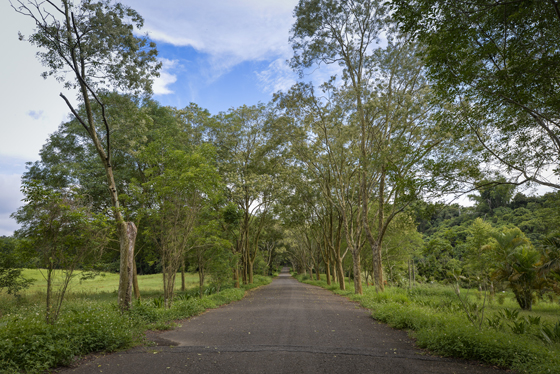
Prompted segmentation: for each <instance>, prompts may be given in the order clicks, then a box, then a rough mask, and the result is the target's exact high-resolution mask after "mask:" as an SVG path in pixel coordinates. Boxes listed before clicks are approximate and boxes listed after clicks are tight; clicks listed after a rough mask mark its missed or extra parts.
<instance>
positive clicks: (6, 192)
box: [0, 174, 23, 236]
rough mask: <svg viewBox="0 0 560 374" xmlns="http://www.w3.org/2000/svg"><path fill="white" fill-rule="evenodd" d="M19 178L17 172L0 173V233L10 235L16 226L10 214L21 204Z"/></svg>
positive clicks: (21, 196)
mask: <svg viewBox="0 0 560 374" xmlns="http://www.w3.org/2000/svg"><path fill="white" fill-rule="evenodd" d="M20 179H21V175H19V174H0V235H6V236H9V235H12V234H13V232H14V230H16V229H17V228H18V224H17V223H16V221H14V220H13V219H12V218H10V214H12V213H13V212H15V211H16V210H17V208H19V207H20V206H21V204H22V203H21V199H22V198H23V194H22V193H21V191H20V190H19V189H20Z"/></svg>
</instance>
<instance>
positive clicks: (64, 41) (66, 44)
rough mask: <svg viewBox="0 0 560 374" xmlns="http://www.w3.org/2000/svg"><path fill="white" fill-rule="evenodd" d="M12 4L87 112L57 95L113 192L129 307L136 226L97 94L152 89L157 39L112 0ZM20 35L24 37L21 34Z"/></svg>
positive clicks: (122, 300) (123, 292)
mask: <svg viewBox="0 0 560 374" xmlns="http://www.w3.org/2000/svg"><path fill="white" fill-rule="evenodd" d="M12 6H13V7H14V9H15V10H16V11H17V12H18V13H20V14H22V15H25V16H28V17H30V18H31V19H33V21H34V22H35V26H36V29H35V31H34V33H33V34H31V36H30V37H29V38H28V40H29V42H30V43H32V44H34V45H36V46H37V47H38V48H39V49H40V50H39V52H37V56H38V58H39V59H40V60H41V62H42V63H43V65H44V66H45V67H46V68H47V71H45V72H44V73H43V76H44V77H48V76H54V77H55V78H57V79H58V80H60V81H62V82H64V86H65V88H67V89H77V90H78V92H79V99H80V100H81V102H82V103H83V105H84V108H85V112H86V113H85V114H86V116H85V117H83V116H81V115H80V114H79V113H78V111H77V110H76V108H74V106H73V105H72V104H71V103H70V101H69V100H68V98H67V97H66V96H65V95H64V94H62V93H61V94H60V96H61V98H62V99H63V100H64V101H65V102H66V104H67V105H68V108H69V109H70V111H71V112H72V114H73V115H74V116H75V118H76V119H77V120H78V122H79V123H80V124H81V125H82V126H83V128H84V129H85V130H86V132H87V134H88V135H89V138H90V139H91V141H92V142H93V144H94V146H95V149H96V151H97V154H98V156H99V159H100V161H101V163H102V164H103V167H104V168H105V173H106V179H107V187H108V190H109V194H110V196H111V202H112V206H113V215H114V218H115V221H116V225H117V235H118V237H119V243H120V258H121V264H120V279H119V294H118V300H119V306H120V308H121V309H123V310H124V309H127V308H128V307H129V305H130V302H131V298H132V271H133V266H132V258H133V252H134V240H135V238H136V227H135V225H134V224H133V223H132V222H126V221H125V220H124V218H123V215H122V212H121V206H120V201H119V194H118V191H117V186H116V183H115V178H114V170H113V163H112V149H111V146H112V145H111V123H110V121H109V118H107V116H106V105H105V103H104V102H103V101H102V99H101V96H100V93H101V92H103V91H104V90H107V89H118V90H120V91H124V92H130V93H133V94H145V93H149V92H151V88H152V78H153V77H154V76H157V75H158V73H157V70H158V69H159V67H160V66H161V64H159V63H157V61H156V56H157V50H156V48H155V44H154V43H153V42H150V41H149V40H148V39H147V38H146V37H143V36H136V35H135V34H134V29H135V27H136V28H137V29H139V28H141V27H142V25H143V19H142V17H141V16H140V15H139V14H138V13H137V12H136V11H134V10H133V9H131V8H129V7H126V6H124V5H122V4H120V3H116V4H113V3H112V2H111V1H110V0H102V1H99V2H95V1H92V0H83V1H81V2H80V3H79V4H74V3H73V2H72V1H71V0H60V2H59V3H58V4H57V3H55V1H51V0H46V1H37V0H27V1H25V0H17V1H16V2H15V5H13V4H12ZM20 38H21V39H23V36H21V35H20ZM93 102H96V103H97V104H98V105H99V106H100V107H101V114H102V115H101V121H100V122H99V121H96V120H95V118H94V115H93V109H92V103H93ZM99 127H103V128H104V129H105V139H102V138H100V137H99V135H98V134H99Z"/></svg>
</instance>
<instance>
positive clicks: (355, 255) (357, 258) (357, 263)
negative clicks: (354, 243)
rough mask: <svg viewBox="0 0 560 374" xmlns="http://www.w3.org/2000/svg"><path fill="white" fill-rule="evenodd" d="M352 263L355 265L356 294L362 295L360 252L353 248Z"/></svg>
mask: <svg viewBox="0 0 560 374" xmlns="http://www.w3.org/2000/svg"><path fill="white" fill-rule="evenodd" d="M352 262H353V263H354V267H353V271H354V293H357V294H358V295H362V294H363V291H362V269H361V265H360V250H359V249H357V248H353V250H352Z"/></svg>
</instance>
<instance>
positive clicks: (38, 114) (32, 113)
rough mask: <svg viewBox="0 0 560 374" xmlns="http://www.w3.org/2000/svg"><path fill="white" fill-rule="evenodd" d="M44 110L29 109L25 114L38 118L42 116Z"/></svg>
mask: <svg viewBox="0 0 560 374" xmlns="http://www.w3.org/2000/svg"><path fill="white" fill-rule="evenodd" d="M43 113H44V111H42V110H30V111H29V112H27V115H28V116H29V117H31V118H33V119H39V118H41V117H42V116H43Z"/></svg>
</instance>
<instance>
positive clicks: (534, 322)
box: [296, 275, 560, 374]
mask: <svg viewBox="0 0 560 374" xmlns="http://www.w3.org/2000/svg"><path fill="white" fill-rule="evenodd" d="M296 278H297V279H298V280H299V281H302V282H304V283H307V284H312V285H316V286H320V287H323V288H326V289H329V290H331V291H333V292H334V293H336V294H339V295H343V296H346V297H348V298H350V299H351V300H355V301H358V302H359V303H360V304H361V305H362V306H364V307H366V308H368V309H369V310H371V312H372V316H373V318H375V319H377V320H379V321H381V322H384V323H387V324H388V325H389V326H391V327H394V328H398V329H406V330H409V331H410V334H411V335H412V336H413V337H414V338H415V339H416V344H417V345H418V346H419V347H421V348H427V349H429V350H430V351H433V352H435V353H438V354H441V355H444V356H450V357H457V358H464V359H474V360H479V361H483V362H486V363H488V364H491V365H495V366H499V367H503V368H511V369H515V370H518V371H519V372H522V373H531V374H541V373H560V344H559V343H560V341H558V342H556V341H552V340H551V339H548V340H547V339H545V338H543V334H542V332H543V331H545V335H546V333H547V332H548V334H549V335H550V334H551V332H550V331H552V330H553V329H554V328H556V329H559V331H560V327H557V326H559V324H558V322H557V321H558V313H557V311H556V313H555V315H550V313H548V311H547V312H544V313H542V316H532V315H524V316H523V317H521V316H518V313H515V312H513V311H512V310H510V309H507V308H500V307H497V306H495V307H493V308H494V309H495V312H494V313H493V314H492V313H490V317H488V318H487V320H486V321H485V323H484V324H483V327H482V328H481V329H479V328H478V327H475V326H473V324H471V323H469V320H468V319H467V317H466V315H465V313H464V310H463V309H462V307H461V305H460V304H459V301H458V300H457V297H456V296H455V294H454V292H453V290H451V289H449V288H445V287H415V288H412V289H410V290H408V289H404V288H396V287H388V288H387V289H386V291H385V292H383V293H381V292H380V293H377V292H375V288H374V287H366V288H364V294H363V295H355V294H354V289H353V285H352V284H351V282H348V283H347V290H346V291H341V290H340V289H339V287H338V285H337V284H332V285H330V286H329V285H327V283H326V282H325V281H316V280H310V279H309V277H305V276H302V275H298V276H296ZM556 309H557V308H556ZM524 313H525V312H524ZM512 315H514V316H512ZM508 317H509V319H508ZM541 317H542V321H541ZM498 319H500V321H501V323H498V322H497V321H498ZM502 320H503V321H502ZM555 321H556V322H557V324H556V325H555V324H554V322H555ZM497 326H498V327H497ZM520 326H524V327H523V328H524V330H521V328H520ZM547 336H548V335H547Z"/></svg>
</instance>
